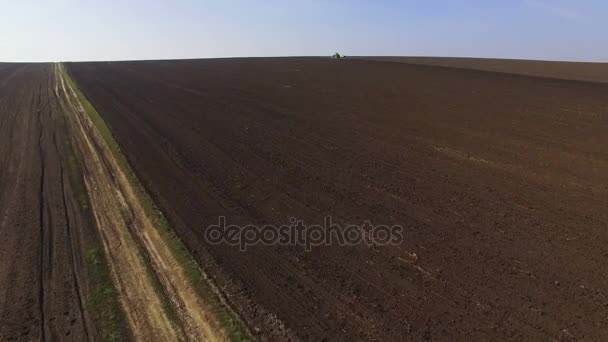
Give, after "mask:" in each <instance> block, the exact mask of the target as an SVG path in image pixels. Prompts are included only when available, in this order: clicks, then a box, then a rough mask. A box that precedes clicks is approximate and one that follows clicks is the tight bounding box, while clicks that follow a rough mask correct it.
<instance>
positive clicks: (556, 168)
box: [70, 58, 608, 340]
mask: <svg viewBox="0 0 608 342" xmlns="http://www.w3.org/2000/svg"><path fill="white" fill-rule="evenodd" d="M70 72H71V73H72V74H73V76H74V77H75V78H76V79H77V81H78V82H79V84H80V85H81V86H82V88H83V90H84V91H85V93H86V95H87V96H88V97H89V98H90V100H91V101H92V103H93V104H94V105H95V107H96V108H97V109H98V110H99V112H100V113H101V114H102V115H103V116H104V117H105V119H106V120H107V121H108V122H109V124H110V126H111V128H112V130H113V132H114V134H115V136H116V138H117V140H118V141H119V143H120V144H121V146H122V147H123V149H124V150H125V152H126V154H127V157H128V159H129V161H130V163H131V164H132V166H133V168H134V170H135V172H136V173H137V175H138V177H139V178H140V179H141V180H142V182H143V183H144V185H145V186H146V188H147V189H148V190H149V191H150V192H151V193H152V194H153V196H154V197H155V200H156V201H157V203H158V204H159V205H160V206H161V207H162V209H163V211H165V212H166V214H167V215H168V218H169V219H170V221H171V224H172V225H173V226H174V227H175V228H176V229H177V231H178V233H179V234H180V236H181V237H182V238H183V240H184V241H185V242H186V243H187V244H188V246H189V248H190V249H191V250H192V251H194V253H196V256H197V258H198V260H199V263H200V264H201V265H202V266H203V267H206V269H207V271H208V272H209V273H210V274H211V275H212V276H213V277H214V279H215V281H216V282H217V283H218V284H219V285H220V286H222V287H223V288H224V290H225V291H226V292H227V295H228V296H229V298H230V300H231V302H232V303H233V304H234V305H235V307H237V309H238V310H239V312H240V313H241V314H242V316H243V317H244V318H245V319H246V320H247V321H248V322H249V323H250V325H251V327H252V328H253V330H254V331H258V335H257V336H258V337H259V338H261V339H268V340H272V339H283V338H285V337H288V336H291V335H293V336H296V337H297V338H300V339H304V340H320V339H323V338H325V339H327V340H338V339H339V340H361V339H365V340H375V339H376V340H402V339H404V338H406V339H415V340H419V339H435V340H462V339H474V340H488V339H499V340H509V339H512V340H520V339H528V340H553V339H556V340H575V339H585V340H602V339H606V338H608V335H607V331H606V330H605V326H606V324H608V307H607V306H606V305H607V304H608V298H606V291H608V289H607V288H606V276H605V274H606V271H607V268H606V265H605V256H606V253H607V252H608V251H607V250H606V245H607V242H608V233H607V232H606V223H607V222H608V213H607V212H606V210H605V208H606V205H607V204H608V188H607V187H606V186H605V184H607V181H608V179H607V178H608V172H607V171H608V155H607V154H606V146H607V144H608V136H607V135H606V134H605V132H606V128H607V126H608V116H607V115H608V113H607V111H606V105H607V104H608V98H607V95H606V94H608V86H606V85H602V84H592V83H583V82H569V81H560V80H549V79H541V78H533V77H526V76H515V75H503V74H494V73H487V72H477V71H467V70H458V69H446V68H435V67H426V66H413V65H408V64H399V63H379V62H372V61H363V60H341V61H335V60H329V59H315V58H308V59H297V58H291V59H234V60H230V59H228V60H206V61H172V62H171V61H165V62H130V63H99V64H92V63H83V64H70ZM219 215H225V216H226V217H227V218H228V220H229V221H230V222H231V223H236V224H238V223H240V224H248V223H254V224H263V223H273V224H282V223H286V222H287V220H288V218H289V217H298V218H301V219H303V220H305V221H306V223H309V224H311V223H318V222H320V221H321V220H322V218H323V217H324V216H326V215H332V216H333V217H334V218H335V219H336V220H338V221H340V222H348V223H355V224H359V223H361V222H362V221H363V220H366V219H371V220H372V221H373V222H375V223H377V224H401V225H403V226H404V227H406V228H407V229H406V235H405V242H404V243H403V244H402V245H401V246H398V247H382V248H369V247H366V246H358V247H339V246H331V247H319V248H316V249H314V250H313V251H312V252H310V253H306V252H304V251H303V250H302V249H299V248H292V247H280V246H271V247H269V246H267V247H264V246H258V247H255V248H251V249H249V250H248V251H247V252H245V253H242V252H239V251H238V250H237V249H236V248H232V247H226V246H213V245H207V244H205V242H204V241H203V233H202V232H203V230H204V229H205V227H207V226H208V225H210V224H215V223H217V220H218V216H219ZM414 254H415V255H416V256H417V258H416V260H414V259H412V258H411V257H410V256H411V255H414Z"/></svg>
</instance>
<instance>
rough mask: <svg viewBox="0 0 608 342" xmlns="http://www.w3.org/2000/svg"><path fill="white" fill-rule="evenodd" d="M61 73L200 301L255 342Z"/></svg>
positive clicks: (230, 329) (232, 333) (240, 336)
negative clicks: (215, 290) (219, 295)
mask: <svg viewBox="0 0 608 342" xmlns="http://www.w3.org/2000/svg"><path fill="white" fill-rule="evenodd" d="M61 72H63V75H64V78H65V79H66V81H67V82H69V84H70V85H71V87H72V89H74V92H75V93H76V96H77V97H78V100H79V101H80V103H81V104H82V106H83V108H84V109H85V111H86V112H87V114H88V115H89V117H90V118H91V121H92V122H93V123H94V125H95V126H96V128H97V129H98V131H99V132H100V133H101V135H102V137H103V139H104V140H105V142H106V143H107V144H108V146H109V148H110V150H111V152H112V155H113V157H114V158H115V159H116V161H117V163H118V165H119V166H120V167H121V169H122V170H123V172H124V173H125V175H126V176H127V178H128V180H129V182H130V184H131V186H132V187H133V189H134V190H135V192H136V195H137V197H138V199H139V201H140V203H141V204H142V207H143V209H144V210H145V213H146V215H147V216H148V217H149V218H150V219H152V220H153V222H154V224H155V226H156V227H158V228H159V234H160V235H161V237H162V238H163V240H164V241H165V243H166V244H167V246H169V248H170V249H171V252H172V253H173V255H174V256H175V258H176V259H177V260H178V262H179V263H180V265H182V266H183V267H184V269H185V272H186V276H187V278H188V281H189V282H190V284H191V286H192V287H193V288H194V289H195V290H196V292H197V294H198V295H199V296H200V298H202V299H203V300H204V302H205V304H206V305H207V307H208V308H209V309H210V311H211V314H212V315H213V316H214V317H215V318H216V320H217V321H218V322H219V324H220V325H221V327H222V329H223V330H224V331H225V332H226V334H227V335H228V338H229V339H230V340H231V341H242V342H244V341H253V338H252V337H251V336H250V335H249V333H248V332H247V330H246V329H245V327H244V326H243V325H242V323H241V321H240V320H239V319H238V318H237V316H236V315H235V314H234V313H233V312H232V310H230V309H229V308H227V307H226V306H225V305H224V304H223V303H222V301H221V299H220V298H218V296H217V294H216V293H215V292H214V291H213V289H212V287H211V285H210V284H209V282H208V279H206V277H205V276H204V274H203V272H202V271H201V269H200V268H199V266H198V264H197V263H196V261H195V260H194V258H193V257H192V254H191V253H190V252H189V251H188V249H187V248H186V246H185V245H184V244H183V242H182V241H181V240H180V238H179V237H178V236H177V234H176V233H175V231H174V230H173V229H172V228H171V226H170V225H169V223H168V221H167V219H166V217H165V216H164V214H163V213H162V211H161V210H159V208H158V207H157V206H156V204H155V203H154V201H153V200H152V198H151V197H150V195H149V194H148V192H147V191H146V190H145V188H144V187H143V185H142V184H141V182H140V181H139V179H138V178H137V177H136V176H135V173H134V172H133V170H132V169H131V166H130V165H129V162H128V161H127V159H126V157H125V155H124V154H123V152H122V150H121V148H120V145H119V144H118V142H117V141H116V139H115V138H114V135H113V134H112V132H111V130H110V128H109V127H108V125H107V123H106V121H105V120H104V119H103V118H102V116H101V115H100V114H99V113H98V112H97V110H96V109H95V107H93V105H92V104H91V103H90V102H89V100H88V99H87V97H86V96H85V95H84V94H83V93H82V91H81V90H80V88H79V87H78V86H77V84H76V82H75V81H74V80H73V79H72V78H71V76H70V75H69V72H68V71H67V70H66V68H65V67H64V66H63V65H61Z"/></svg>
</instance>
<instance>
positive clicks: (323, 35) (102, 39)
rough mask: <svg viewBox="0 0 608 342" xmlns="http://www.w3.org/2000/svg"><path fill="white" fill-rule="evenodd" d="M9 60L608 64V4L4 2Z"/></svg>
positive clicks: (501, 0) (514, 0)
mask: <svg viewBox="0 0 608 342" xmlns="http://www.w3.org/2000/svg"><path fill="white" fill-rule="evenodd" d="M0 3H1V7H0V8H1V14H0V61H18V62H35V61H44V62H52V61H87V60H88V61H99V60H135V59H175V58H211V57H234V56H308V55H311V56H319V55H330V54H333V53H334V52H340V53H342V54H345V55H389V56H397V55H404V56H467V57H499V58H522V59H545V60H575V61H608V44H607V42H608V20H607V19H608V1H605V0H460V1H459V0H444V1H440V0H401V1H397V0H266V1H264V0H258V1H253V0H216V1H211V0H198V1H196V0H105V1H98V0H0Z"/></svg>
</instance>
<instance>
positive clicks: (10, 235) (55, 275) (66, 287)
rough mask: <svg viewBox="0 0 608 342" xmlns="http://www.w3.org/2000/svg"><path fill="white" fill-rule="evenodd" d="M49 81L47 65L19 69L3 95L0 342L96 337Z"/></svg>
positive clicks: (76, 215) (76, 216)
mask: <svg viewBox="0 0 608 342" xmlns="http://www.w3.org/2000/svg"><path fill="white" fill-rule="evenodd" d="M53 75H54V74H53V70H52V69H51V68H50V65H46V64H38V65H33V64H29V65H19V66H18V67H17V68H16V70H15V71H14V72H12V73H10V75H9V78H10V80H11V82H10V83H8V82H4V83H5V84H4V86H5V88H3V92H2V93H1V94H0V98H2V101H1V103H2V108H0V115H2V123H3V124H2V127H1V128H0V130H1V132H0V135H1V136H4V137H9V139H6V138H5V139H3V144H2V147H1V149H0V151H2V152H4V153H3V157H4V158H3V162H4V163H3V166H4V165H6V167H5V168H3V169H2V177H1V178H0V212H1V213H2V217H1V219H0V231H1V232H2V234H3V238H4V241H3V244H2V245H1V246H0V341H21V340H28V341H34V340H40V341H50V340H61V341H90V340H91V339H92V338H93V337H94V333H93V332H92V331H93V330H92V329H94V328H93V325H92V324H91V323H90V319H89V317H88V312H87V309H86V305H85V302H84V297H85V290H84V289H83V287H84V288H86V284H84V283H83V281H85V282H86V280H83V279H85V278H81V277H83V274H84V273H83V272H84V271H83V262H84V261H83V259H82V258H81V254H78V253H77V252H76V251H78V248H79V246H80V244H79V243H78V239H77V237H79V236H81V234H82V233H83V232H82V231H81V229H86V228H85V227H80V226H77V227H72V222H73V221H75V222H80V221H79V218H81V216H80V215H82V213H80V212H79V211H78V209H76V208H77V207H74V205H73V202H72V200H73V199H75V198H76V197H75V194H74V192H73V191H72V189H71V187H70V184H69V181H66V179H68V178H66V177H69V174H68V173H67V172H68V170H66V169H64V167H63V163H64V162H65V160H66V159H65V158H67V155H65V153H66V152H65V151H67V150H65V148H67V147H66V146H64V145H62V144H60V143H58V141H57V136H59V135H60V134H66V132H65V131H63V130H62V129H63V128H64V126H59V123H60V122H61V117H62V116H61V113H60V112H59V111H58V110H57V102H56V98H54V97H53V96H52V94H51V91H50V89H49V88H48V87H49V86H50V85H51V84H52V83H53ZM7 131H8V132H7ZM4 133H9V134H4ZM73 228H75V230H74V231H73ZM66 244H67V246H66ZM83 284H84V285H83Z"/></svg>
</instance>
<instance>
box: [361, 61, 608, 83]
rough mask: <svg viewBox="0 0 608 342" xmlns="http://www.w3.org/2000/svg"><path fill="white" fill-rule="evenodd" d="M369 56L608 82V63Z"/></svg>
mask: <svg viewBox="0 0 608 342" xmlns="http://www.w3.org/2000/svg"><path fill="white" fill-rule="evenodd" d="M364 58H366V59H372V60H378V61H384V62H399V63H410V64H422V65H436V66H444V67H452V68H463V69H475V70H484V71H495V72H503V73H512V74H521V75H530V76H540V77H550V78H560V79H567V80H577V81H589V82H603V83H605V82H608V63H580V62H553V61H532V60H519V59H490V58H460V57H458V58H456V57H364Z"/></svg>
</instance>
